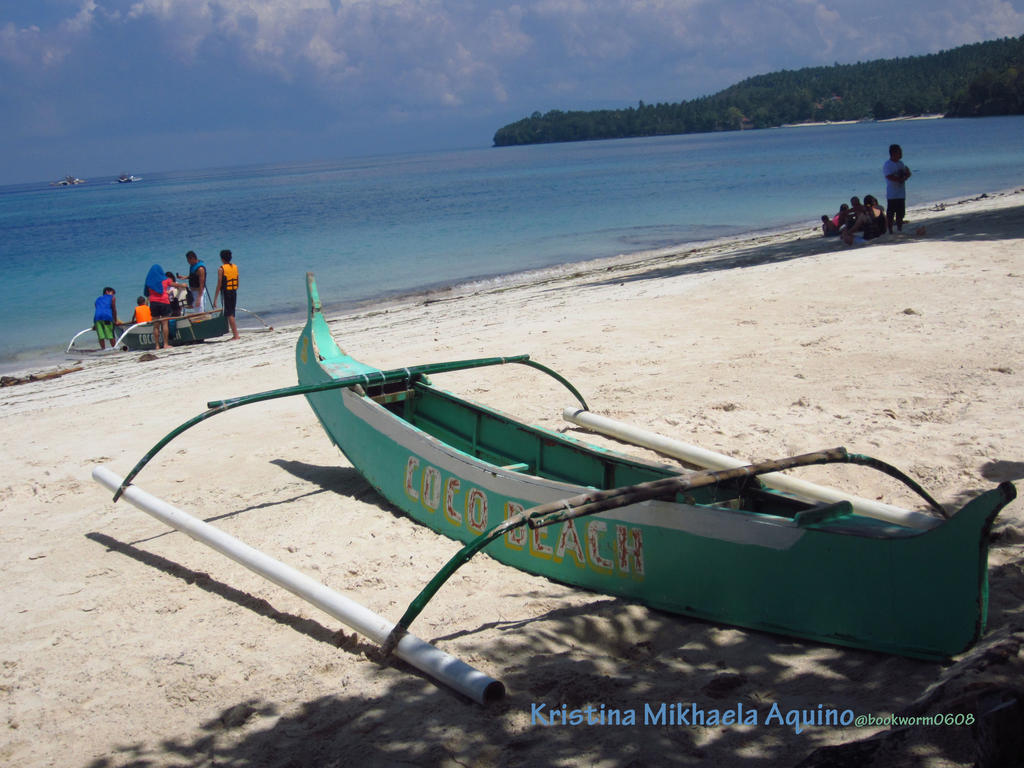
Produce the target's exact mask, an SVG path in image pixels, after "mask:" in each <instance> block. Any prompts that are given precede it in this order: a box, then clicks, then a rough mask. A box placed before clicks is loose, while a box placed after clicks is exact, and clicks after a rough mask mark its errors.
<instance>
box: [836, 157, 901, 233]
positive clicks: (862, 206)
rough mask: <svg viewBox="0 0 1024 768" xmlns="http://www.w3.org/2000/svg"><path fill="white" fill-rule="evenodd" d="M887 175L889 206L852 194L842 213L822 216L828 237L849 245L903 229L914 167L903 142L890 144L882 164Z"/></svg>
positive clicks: (867, 197)
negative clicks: (905, 159)
mask: <svg viewBox="0 0 1024 768" xmlns="http://www.w3.org/2000/svg"><path fill="white" fill-rule="evenodd" d="M882 173H883V175H884V176H885V196H886V207H885V208H882V206H881V205H880V204H879V202H878V199H877V198H876V197H875V196H874V195H865V196H864V201H863V202H861V199H860V198H859V197H856V196H854V197H851V198H850V204H849V205H847V204H846V203H843V204H842V205H840V206H839V212H838V213H836V214H835V215H834V216H831V217H829V216H828V215H823V216H822V217H821V233H822V235H824V236H825V237H838V238H840V239H842V241H843V242H844V243H846V244H847V245H853V244H854V243H855V242H864V241H867V240H872V239H874V238H876V237H879V236H881V235H884V234H887V233H888V234H890V235H891V234H892V232H893V228H894V227H895V228H896V231H898V232H902V231H903V223H904V217H905V215H906V210H907V188H906V183H907V179H909V178H910V175H911V174H910V169H909V168H907V166H906V165H904V164H903V149H902V148H901V147H900V145H899V144H891V145H890V146H889V159H888V160H886V161H885V164H884V165H883V166H882Z"/></svg>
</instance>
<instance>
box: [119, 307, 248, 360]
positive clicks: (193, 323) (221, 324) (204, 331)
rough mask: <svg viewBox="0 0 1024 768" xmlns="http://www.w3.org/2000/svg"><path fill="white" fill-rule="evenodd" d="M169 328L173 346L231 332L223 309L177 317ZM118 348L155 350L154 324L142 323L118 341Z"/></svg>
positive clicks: (171, 321) (172, 320)
mask: <svg viewBox="0 0 1024 768" xmlns="http://www.w3.org/2000/svg"><path fill="white" fill-rule="evenodd" d="M154 322H156V321H154ZM169 326H170V331H171V333H170V336H171V345H172V346H179V345H182V344H192V343H194V342H197V341H205V340H206V339H213V338H216V337H217V336H223V335H225V334H226V333H227V332H228V330H229V328H228V319H227V318H226V317H224V310H223V309H215V310H211V311H210V312H207V313H203V314H198V315H185V316H184V317H176V318H173V319H171V320H170V323H169ZM118 346H120V347H122V348H124V349H128V350H132V351H135V350H140V351H141V350H145V349H155V348H156V342H155V341H154V339H153V323H152V322H150V323H142V324H140V325H138V326H136V327H135V328H133V329H132V330H131V331H130V332H128V333H126V334H125V335H124V336H123V337H122V338H120V339H118Z"/></svg>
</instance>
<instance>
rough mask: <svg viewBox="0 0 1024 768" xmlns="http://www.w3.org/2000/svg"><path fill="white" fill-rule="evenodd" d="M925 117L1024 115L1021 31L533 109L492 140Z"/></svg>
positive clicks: (544, 139)
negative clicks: (693, 94) (719, 86)
mask: <svg viewBox="0 0 1024 768" xmlns="http://www.w3.org/2000/svg"><path fill="white" fill-rule="evenodd" d="M923 114H942V115H945V116H946V117H982V116H990V115H1010V114H1024V35H1022V36H1021V37H1017V38H1004V39H1001V40H992V41H989V42H985V43H974V44H972V45H964V46H961V47H959V48H954V49H952V50H949V51H942V52H940V53H934V54H929V55H926V56H909V57H906V58H896V59H880V60H877V61H869V62H858V63H857V64H835V65H833V66H830V67H808V68H805V69H798V70H793V71H789V70H782V71H780V72H773V73H771V74H767V75H757V76H755V77H751V78H748V79H747V80H744V81H742V82H740V83H737V84H736V85H732V86H730V87H728V88H726V89H725V90H723V91H719V92H718V93H716V94H713V95H711V96H704V97H702V98H699V99H693V100H692V101H681V102H678V103H673V104H644V103H643V102H642V101H641V102H640V103H639V104H638V105H637V106H636V107H628V108H626V109H602V110H595V111H570V112H563V111H559V110H552V111H550V112H547V113H546V114H541V113H540V112H534V113H533V114H532V115H531V116H530V117H527V118H523V119H522V120H519V121H517V122H515V123H510V124H509V125H506V126H504V127H502V128H499V129H498V131H497V132H496V133H495V134H494V145H495V146H497V147H502V146H511V145H515V144H543V143H551V142H560V141H586V140H590V139H616V138H629V137H637V136H664V135H670V134H679V133H706V132H709V131H735V130H743V129H747V128H771V127H776V126H780V125H787V124H792V123H807V122H839V121H849V120H885V119H889V118H894V117H909V116H914V115H923Z"/></svg>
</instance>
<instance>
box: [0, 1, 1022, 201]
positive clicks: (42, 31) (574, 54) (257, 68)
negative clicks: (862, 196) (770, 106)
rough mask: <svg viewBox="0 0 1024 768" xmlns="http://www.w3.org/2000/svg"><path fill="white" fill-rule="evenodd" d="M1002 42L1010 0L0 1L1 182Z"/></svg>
mask: <svg viewBox="0 0 1024 768" xmlns="http://www.w3.org/2000/svg"><path fill="white" fill-rule="evenodd" d="M1020 34H1024V0H1009V1H1005V0H957V1H955V2H954V1H953V0H905V1H904V2H899V3H882V2H878V3H870V2H849V1H848V0H843V1H838V0H524V1H523V2H519V3H500V2H470V0H0V141H2V159H0V184H8V183H17V182H23V181H24V182H27V181H40V180H49V179H56V178H59V177H62V176H63V175H64V174H67V173H72V174H76V175H78V176H81V177H83V178H89V177H90V176H93V177H96V176H115V175H117V174H118V173H120V172H122V171H127V172H130V173H135V174H144V173H145V172H147V171H164V170H185V169H190V168H202V167H210V166H225V165H237V164H248V163H260V162H268V163H272V162H293V161H305V160H330V159H335V158H340V157H346V156H351V155H365V154H387V153H395V152H404V151H423V150H432V149H454V148H469V147H486V146H489V145H490V143H491V138H492V136H493V134H494V131H495V130H496V129H497V128H499V127H500V126H502V125H504V124H505V123H508V122H511V121H513V120H517V119H519V118H521V117H524V116H526V115H528V114H530V113H531V112H533V111H535V110H540V111H542V112H543V111H547V110H549V109H592V108H602V107H621V106H629V105H632V104H635V103H636V102H637V101H638V100H643V101H645V102H648V103H657V102H662V101H679V100H682V99H690V98H694V97H697V96H701V95H704V94H708V93H713V92H715V91H717V90H720V89H721V88H724V87H725V86H727V85H730V84H731V83H734V82H736V81H738V80H741V79H743V78H745V77H748V76H751V75H755V74H759V73H763V72H770V71H772V70H777V69H782V68H787V69H796V68H799V67H803V66H812V65H819V64H832V63H834V62H840V63H852V62H856V61H867V60H870V59H877V58H890V57H894V56H902V55H916V54H924V53H933V52H936V51H939V50H943V49H947V48H952V47H955V46H958V45H961V44H964V43H971V42H978V41H982V40H991V39H994V38H998V37H1008V36H1012V37H1016V36H1018V35H1020Z"/></svg>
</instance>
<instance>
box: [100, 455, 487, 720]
mask: <svg viewBox="0 0 1024 768" xmlns="http://www.w3.org/2000/svg"><path fill="white" fill-rule="evenodd" d="M92 476H93V479H94V480H96V482H98V483H99V484H100V485H102V486H104V487H106V488H108V489H109V490H111V491H113V490H115V489H117V488H119V487H120V486H121V478H120V477H118V476H117V475H116V474H114V473H113V472H112V471H110V470H109V469H107V468H106V467H102V466H99V467H96V468H94V469H93V471H92ZM123 496H124V498H125V499H127V500H128V501H129V502H130V503H131V504H132V505H133V506H135V507H138V508H139V509H141V510H142V511H143V512H146V513H147V514H150V515H152V516H153V517H155V518H156V519H157V520H160V521H162V522H164V523H166V524H167V525H169V526H171V527H172V528H176V529H177V530H179V531H181V532H182V533H185V534H187V535H189V536H191V537H192V538H193V539H195V540H196V541H198V542H200V543H202V544H206V545H207V546H208V547H210V548H212V549H215V550H217V551H218V552H220V553H221V554H222V555H225V556H226V557H229V558H231V559H232V560H234V561H235V562H236V563H240V564H241V565H244V566H245V567H246V568H248V569H249V570H251V571H253V572H255V573H258V574H259V575H260V576H263V577H264V578H265V579H268V580H270V581H272V582H274V583H275V584H277V585H278V586H280V587H284V588H285V589H287V590H288V591H289V592H292V593H293V594H295V595H297V596H299V597H301V598H302V599H303V600H306V601H307V602H309V603H312V604H313V605H315V606H316V607H317V608H319V609H320V610H322V611H324V612H326V613H328V614H330V615H331V616H333V617H334V618H336V619H338V620H339V621H341V622H343V623H344V624H345V625H346V626H348V627H351V628H352V629H354V630H355V631H356V632H358V633H359V634H361V635H363V636H365V637H368V638H369V639H370V640H373V641H374V642H375V643H377V644H379V645H383V644H384V643H385V642H386V641H387V640H388V638H389V637H390V636H391V635H392V633H393V632H394V629H395V625H394V624H392V623H391V622H389V621H388V620H387V619H385V618H383V617H382V616H378V615H377V614H376V613H374V612H373V611H371V610H370V609H368V608H365V607H363V606H362V605H360V604H359V603H357V602H355V601H353V600H351V599H349V598H347V597H345V596H344V595H342V594H339V593H338V592H335V591H334V590H332V589H331V588H329V587H327V586H325V585H324V584H321V583H319V582H317V581H315V580H313V579H311V578H309V577H308V576H306V575H305V574H303V573H300V572H299V571H297V570H295V569H294V568H292V567H291V566H288V565H285V564H284V563H282V562H280V561H279V560H275V559H274V558H272V557H270V556H269V555H266V554H264V553H263V552H260V551H259V550H258V549H254V548H252V547H250V546H249V545H247V544H245V543H243V542H241V541H239V540H238V539H236V538H235V537H234V536H231V535H229V534H227V533H224V531H222V530H220V529H219V528H216V527H214V526H212V525H210V524H209V523H207V522H204V521H203V520H199V519H198V518H195V517H193V516H192V515H190V514H188V513H187V512H183V511H182V510H180V509H178V508H176V507H173V506H171V505H170V504H168V503H167V502H165V501H163V500H161V499H158V498H157V497H156V496H152V495H150V494H148V493H146V492H145V491H143V490H142V489H140V488H139V487H138V486H131V487H129V488H127V489H126V490H125V491H124V494H123ZM392 652H393V653H395V655H397V656H398V657H399V658H400V659H402V660H403V661H406V662H408V663H409V664H411V665H412V666H414V667H416V668H417V669H419V670H421V671H423V672H425V673H427V674H428V675H430V676H431V677H433V678H434V679H435V680H438V681H440V682H442V683H444V684H445V685H447V686H449V687H450V688H452V689H454V690H456V691H458V692H459V693H461V694H463V695H465V696H468V697H469V698H471V699H473V700H474V701H476V702H477V703H479V704H488V703H490V702H493V701H497V700H498V699H500V698H502V697H503V696H504V695H505V686H504V685H502V683H501V682H499V681H498V680H495V679H494V678H492V677H488V676H487V675H485V674H484V673H483V672H480V671H478V670H476V669H474V668H473V667H471V666H469V665H468V664H466V663H465V662H463V661H460V660H459V659H457V658H455V657H454V656H451V655H450V654H447V653H445V652H444V651H442V650H440V649H439V648H435V647H434V646H432V645H430V643H427V642H425V641H423V640H420V639H419V638H418V637H415V636H414V635H409V634H405V633H403V635H402V638H401V640H400V641H399V642H398V643H397V645H395V646H394V647H393V651H392Z"/></svg>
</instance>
